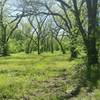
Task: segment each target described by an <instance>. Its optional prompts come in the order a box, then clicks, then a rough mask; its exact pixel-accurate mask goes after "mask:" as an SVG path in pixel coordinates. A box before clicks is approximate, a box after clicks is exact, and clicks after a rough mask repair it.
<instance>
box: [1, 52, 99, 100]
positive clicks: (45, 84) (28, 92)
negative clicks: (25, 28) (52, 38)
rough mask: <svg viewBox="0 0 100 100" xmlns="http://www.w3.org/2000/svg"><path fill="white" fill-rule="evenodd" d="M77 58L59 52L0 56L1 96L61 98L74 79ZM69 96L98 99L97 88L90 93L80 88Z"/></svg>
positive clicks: (9, 98)
mask: <svg viewBox="0 0 100 100" xmlns="http://www.w3.org/2000/svg"><path fill="white" fill-rule="evenodd" d="M80 62H81V61H80V60H79V59H77V61H69V57H68V55H67V56H66V55H62V54H59V53H56V54H50V53H48V54H42V55H37V54H30V55H26V54H24V53H20V54H14V55H11V56H9V57H5V58H3V57H1V58H0V100H63V99H61V96H64V95H65V94H66V93H67V92H68V91H69V90H72V89H73V87H74V86H75V85H76V83H77V80H76V79H73V78H72V77H73V76H74V73H75V72H74V66H77V65H78V64H79V63H80ZM74 78H75V77H74ZM90 97H92V98H93V99H89V98H90ZM98 98H99V99H98ZM65 100H66V99H65ZM72 100H100V91H99V89H96V90H95V91H94V93H93V94H92V95H90V94H86V92H84V91H82V93H80V95H79V96H78V97H75V98H72Z"/></svg>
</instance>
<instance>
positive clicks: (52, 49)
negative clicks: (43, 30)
mask: <svg viewBox="0 0 100 100" xmlns="http://www.w3.org/2000/svg"><path fill="white" fill-rule="evenodd" d="M51 53H54V48H53V36H51Z"/></svg>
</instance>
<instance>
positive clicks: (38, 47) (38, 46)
mask: <svg viewBox="0 0 100 100" xmlns="http://www.w3.org/2000/svg"><path fill="white" fill-rule="evenodd" d="M37 49H38V54H40V38H39V37H38V45H37Z"/></svg>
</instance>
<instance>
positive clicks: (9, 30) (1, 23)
mask: <svg viewBox="0 0 100 100" xmlns="http://www.w3.org/2000/svg"><path fill="white" fill-rule="evenodd" d="M7 1H8V0H2V1H1V2H0V3H1V5H0V15H1V16H0V27H1V48H2V50H1V54H2V56H7V55H8V41H9V38H10V36H11V35H12V34H13V32H14V31H15V29H16V28H17V27H18V24H19V23H20V21H21V19H22V16H23V12H22V14H21V15H20V16H18V15H17V16H16V17H14V18H10V19H9V16H10V15H8V14H7V12H5V9H6V6H7ZM5 17H6V18H5ZM15 22H16V23H15Z"/></svg>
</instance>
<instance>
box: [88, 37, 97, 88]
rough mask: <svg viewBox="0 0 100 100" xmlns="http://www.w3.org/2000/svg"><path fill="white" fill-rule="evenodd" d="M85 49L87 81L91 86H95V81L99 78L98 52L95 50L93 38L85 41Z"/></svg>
mask: <svg viewBox="0 0 100 100" xmlns="http://www.w3.org/2000/svg"><path fill="white" fill-rule="evenodd" d="M86 48H87V59H88V62H87V63H88V64H87V80H88V81H90V82H91V84H92V85H94V84H97V80H98V78H99V68H98V67H99V66H98V51H97V48H96V41H95V39H94V38H90V39H88V40H87V44H86ZM91 87H92V86H91ZM91 87H90V88H91Z"/></svg>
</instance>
